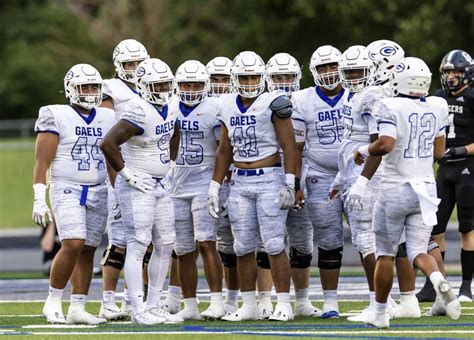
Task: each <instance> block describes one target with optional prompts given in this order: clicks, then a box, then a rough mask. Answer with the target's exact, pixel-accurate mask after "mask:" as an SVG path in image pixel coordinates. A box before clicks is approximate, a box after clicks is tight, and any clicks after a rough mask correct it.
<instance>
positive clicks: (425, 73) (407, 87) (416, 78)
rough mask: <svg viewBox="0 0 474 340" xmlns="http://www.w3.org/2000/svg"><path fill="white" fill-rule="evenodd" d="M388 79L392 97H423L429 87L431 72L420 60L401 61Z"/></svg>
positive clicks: (411, 58)
mask: <svg viewBox="0 0 474 340" xmlns="http://www.w3.org/2000/svg"><path fill="white" fill-rule="evenodd" d="M389 78H390V88H391V92H392V95H393V96H398V95H399V94H402V95H405V96H410V97H425V96H427V95H428V91H429V89H430V85H431V71H430V69H429V67H428V65H426V63H425V62H424V61H423V60H421V59H420V58H414V57H407V58H404V59H402V61H400V62H399V63H398V64H397V65H395V67H394V68H393V71H392V72H391V73H390V77H389Z"/></svg>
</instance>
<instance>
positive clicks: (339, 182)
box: [328, 172, 345, 202]
mask: <svg viewBox="0 0 474 340" xmlns="http://www.w3.org/2000/svg"><path fill="white" fill-rule="evenodd" d="M344 184H345V180H344V178H343V177H342V175H341V173H340V172H338V173H337V175H336V178H334V180H333V181H332V183H331V187H330V188H329V192H328V201H329V202H331V201H332V200H334V199H335V198H336V197H337V196H338V195H339V193H340V192H341V190H342V189H344ZM334 190H337V191H338V193H337V194H336V195H335V196H334V197H333V199H332V200H331V197H330V196H331V193H332V192H333V191H334Z"/></svg>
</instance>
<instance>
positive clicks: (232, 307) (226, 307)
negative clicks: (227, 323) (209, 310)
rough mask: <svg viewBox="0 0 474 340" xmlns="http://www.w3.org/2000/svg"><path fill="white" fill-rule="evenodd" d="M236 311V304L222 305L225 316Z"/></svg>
mask: <svg viewBox="0 0 474 340" xmlns="http://www.w3.org/2000/svg"><path fill="white" fill-rule="evenodd" d="M237 309H239V307H238V306H237V304H231V303H225V304H224V314H225V315H228V314H232V313H235V312H236V311H237Z"/></svg>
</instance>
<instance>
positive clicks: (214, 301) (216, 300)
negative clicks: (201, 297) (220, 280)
mask: <svg viewBox="0 0 474 340" xmlns="http://www.w3.org/2000/svg"><path fill="white" fill-rule="evenodd" d="M223 303H224V300H223V298H222V293H221V292H214V293H211V306H212V305H221V306H222V304H223Z"/></svg>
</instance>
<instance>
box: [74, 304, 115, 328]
mask: <svg viewBox="0 0 474 340" xmlns="http://www.w3.org/2000/svg"><path fill="white" fill-rule="evenodd" d="M106 322H107V319H105V318H99V317H97V316H95V315H92V314H91V313H89V312H87V311H86V310H85V309H83V307H79V308H78V307H73V306H69V311H68V313H67V317H66V323H67V324H68V325H100V324H103V323H106Z"/></svg>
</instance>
